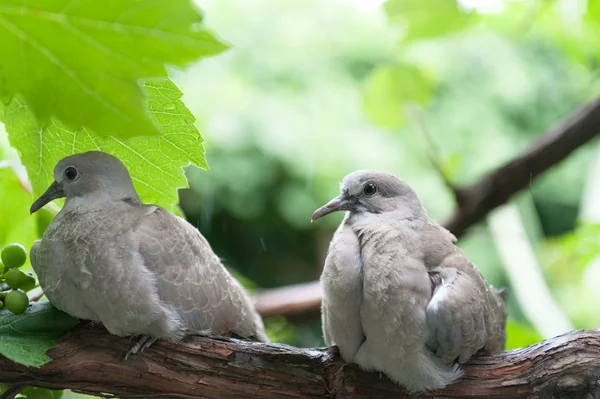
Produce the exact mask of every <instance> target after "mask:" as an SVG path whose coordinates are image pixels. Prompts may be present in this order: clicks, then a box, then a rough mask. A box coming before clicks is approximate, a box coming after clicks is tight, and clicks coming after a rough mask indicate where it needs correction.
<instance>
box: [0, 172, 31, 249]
mask: <svg viewBox="0 0 600 399" xmlns="http://www.w3.org/2000/svg"><path fill="white" fill-rule="evenodd" d="M26 184H27V183H26V182H22V181H21V179H20V178H19V176H17V174H16V173H15V171H14V170H13V168H11V167H10V166H8V165H3V166H2V167H0V204H2V207H0V220H2V225H1V226H0V248H2V247H3V246H4V245H6V244H10V243H15V242H16V243H19V244H21V245H23V246H24V247H25V248H26V249H27V250H28V251H29V248H30V246H31V244H32V243H33V241H34V240H35V239H36V238H37V234H36V223H35V219H34V218H32V217H31V216H30V215H29V205H30V204H31V193H30V192H29V191H28V190H27V187H26Z"/></svg>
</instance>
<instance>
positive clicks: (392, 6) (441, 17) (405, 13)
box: [384, 0, 470, 40]
mask: <svg viewBox="0 0 600 399" xmlns="http://www.w3.org/2000/svg"><path fill="white" fill-rule="evenodd" d="M384 9H385V11H386V13H387V15H388V18H389V21H390V22H391V23H393V24H396V25H401V26H404V27H405V28H406V32H405V37H404V40H413V39H432V38H436V37H439V36H443V35H447V34H450V33H454V32H456V31H458V30H460V29H462V28H464V27H465V26H466V24H467V23H468V21H469V17H470V14H467V13H463V12H461V10H460V8H459V6H458V3H457V2H456V1H455V0H429V1H427V2H424V1H421V0H389V1H387V2H386V3H385V4H384Z"/></svg>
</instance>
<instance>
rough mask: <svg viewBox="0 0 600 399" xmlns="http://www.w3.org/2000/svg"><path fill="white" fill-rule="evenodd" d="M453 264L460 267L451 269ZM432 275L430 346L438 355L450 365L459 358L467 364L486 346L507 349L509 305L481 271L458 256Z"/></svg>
mask: <svg viewBox="0 0 600 399" xmlns="http://www.w3.org/2000/svg"><path fill="white" fill-rule="evenodd" d="M452 262H455V264H456V265H457V266H458V267H451V265H452ZM464 262H468V265H464V264H461V263H464ZM429 275H430V278H431V282H432V286H433V295H432V298H431V301H430V302H429V304H428V305H427V309H426V317H427V326H428V330H429V341H428V346H429V347H430V348H431V349H432V350H433V351H435V353H436V355H437V356H438V357H441V358H442V359H443V360H444V361H446V362H448V363H452V362H454V361H456V359H457V358H458V361H459V362H460V363H464V362H466V361H467V360H469V358H470V357H471V356H472V355H473V354H474V353H476V352H477V351H478V350H480V349H482V348H484V347H485V349H486V350H489V351H497V350H501V349H503V347H504V326H505V320H506V310H505V305H504V302H503V299H502V298H501V297H500V295H498V290H495V289H494V288H493V287H490V286H489V285H488V284H487V283H486V282H485V280H484V278H483V276H482V275H481V273H480V272H479V270H477V269H476V268H475V266H474V265H473V264H471V263H470V262H469V261H468V260H467V259H466V258H465V257H464V255H462V253H455V254H454V256H450V257H449V258H448V259H447V260H446V261H445V262H444V265H443V266H441V267H438V268H434V269H431V270H430V272H429Z"/></svg>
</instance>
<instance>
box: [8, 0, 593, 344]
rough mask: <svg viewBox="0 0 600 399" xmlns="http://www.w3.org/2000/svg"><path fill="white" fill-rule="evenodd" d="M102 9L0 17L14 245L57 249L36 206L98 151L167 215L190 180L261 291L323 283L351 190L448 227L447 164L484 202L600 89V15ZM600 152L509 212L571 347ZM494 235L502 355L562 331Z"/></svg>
mask: <svg viewBox="0 0 600 399" xmlns="http://www.w3.org/2000/svg"><path fill="white" fill-rule="evenodd" d="M38 3H39V4H38ZM105 3H106V4H105V5H104V4H103V6H102V7H98V6H97V5H96V2H93V1H86V0H75V1H70V2H66V1H64V2H62V1H60V2H54V3H52V5H50V3H48V2H42V1H39V2H36V1H28V2H25V1H23V0H21V1H18V0H0V42H2V43H5V44H6V45H5V46H4V47H3V50H4V52H3V57H0V58H1V59H0V77H1V79H0V98H1V99H2V100H3V102H1V103H0V120H2V122H4V128H5V129H6V132H7V133H6V134H3V135H0V137H2V138H1V140H0V141H1V142H2V145H1V146H0V155H1V156H2V159H4V161H3V164H2V165H3V166H5V168H4V169H2V170H0V172H1V173H0V185H1V188H0V201H2V207H1V208H0V214H2V220H3V221H4V223H3V225H2V228H1V229H0V245H4V244H5V243H8V242H14V241H18V242H21V243H23V244H24V245H26V246H29V245H31V243H32V242H33V240H34V239H35V238H37V237H39V235H40V234H41V232H43V229H44V228H45V226H46V224H47V223H48V220H49V218H50V217H51V215H52V213H51V211H47V212H46V213H45V214H42V215H40V216H36V217H35V218H34V217H31V216H29V215H28V208H29V206H30V203H31V200H32V197H31V194H30V192H31V191H32V192H33V194H34V195H38V194H39V193H41V192H42V191H43V190H44V189H45V188H46V187H47V186H48V184H49V183H50V182H51V180H52V168H53V166H54V164H55V162H56V161H57V160H58V159H60V158H62V157H63V156H65V155H67V154H70V153H73V152H79V151H84V150H89V149H102V150H104V151H108V152H111V153H113V154H115V155H117V156H119V157H120V158H121V159H122V160H123V161H124V162H125V164H126V165H127V166H128V167H129V169H130V171H131V173H132V175H133V177H134V181H135V184H136V188H137V189H138V190H139V192H140V194H141V196H142V198H143V200H145V201H147V202H154V203H158V204H161V205H163V206H166V207H168V208H169V209H176V208H175V204H177V202H178V201H177V197H176V193H177V191H176V190H177V189H178V188H181V187H185V186H186V181H185V180H184V171H183V169H182V167H183V166H187V165H188V164H190V163H191V164H193V165H196V166H195V167H188V168H187V169H186V170H185V173H186V176H187V179H188V181H189V184H190V187H191V188H190V189H187V190H181V191H180V192H179V196H180V204H181V208H182V210H183V213H184V214H185V216H186V217H187V218H188V220H189V221H190V222H191V223H192V224H194V225H197V226H198V227H199V229H200V230H201V231H202V233H203V234H204V235H205V236H206V237H207V239H208V240H209V241H210V242H211V243H212V245H213V247H214V248H215V250H216V252H217V253H218V254H219V255H220V256H222V257H223V258H224V259H225V262H226V265H227V266H228V267H229V268H230V269H231V270H232V271H234V272H235V273H236V275H239V276H240V277H244V281H245V282H247V284H248V285H249V286H252V287H276V286H281V285H285V284H291V283H296V282H302V281H310V280H314V279H317V278H318V276H319V274H320V271H321V267H322V263H323V259H324V255H325V251H326V248H327V245H328V242H329V240H330V238H331V234H332V232H333V229H335V227H336V226H337V224H338V223H339V221H340V219H341V215H337V216H331V217H329V218H325V219H323V220H319V222H318V223H314V224H311V223H309V222H310V215H311V214H312V212H313V210H314V209H316V207H318V206H320V205H321V204H323V203H324V202H325V201H327V200H328V199H329V198H331V197H332V196H334V195H336V193H337V190H338V182H339V181H340V180H341V178H342V177H343V176H344V175H345V174H347V173H349V172H350V171H352V170H355V169H359V168H375V169H382V170H386V171H389V172H391V173H394V174H396V175H398V176H400V177H402V178H403V179H405V180H407V181H408V182H409V183H410V184H411V185H412V186H413V187H414V188H415V190H416V191H417V192H418V194H419V195H420V197H421V198H422V200H423V202H424V204H425V206H426V208H427V209H428V211H429V214H430V216H431V217H432V218H434V219H435V220H438V221H442V220H443V219H444V218H445V217H446V216H448V215H449V214H450V213H451V212H452V210H453V209H454V206H455V204H454V202H453V198H452V195H451V193H450V192H449V191H448V190H447V188H446V187H445V186H444V184H443V179H442V176H441V174H440V171H438V170H436V168H434V166H433V164H432V161H431V160H432V159H433V160H435V162H437V163H438V164H439V166H440V170H441V172H442V173H443V174H444V175H445V176H446V177H447V178H448V179H450V180H451V181H452V182H453V183H455V184H459V185H460V184H468V183H470V182H472V181H474V180H475V179H477V178H478V177H480V176H481V175H482V174H483V173H485V172H486V171H489V170H491V169H493V168H495V167H497V166H498V165H499V164H501V163H502V162H504V161H506V160H508V159H511V158H512V157H514V156H515V155H516V154H518V152H519V151H521V150H522V149H524V148H525V146H526V145H527V144H528V143H529V142H531V140H533V139H534V138H535V137H536V136H538V135H540V134H542V133H543V132H544V131H545V130H547V129H548V128H550V127H551V126H552V125H553V124H555V123H557V122H558V121H560V120H561V119H562V118H563V117H565V116H566V115H568V114H569V113H570V112H572V111H573V110H574V109H576V108H577V107H578V106H579V105H581V104H583V103H585V102H586V101H588V100H589V99H591V98H592V97H594V96H596V95H597V94H598V92H599V88H600V85H599V80H598V68H597V65H598V61H599V59H598V58H599V56H600V52H599V51H598V49H599V48H600V1H599V0H589V1H587V2H586V1H579V2H573V1H558V0H544V1H542V0H537V1H501V0H495V1H494V0H488V1H477V2H476V1H466V0H465V1H460V2H457V1H454V0H434V1H430V2H423V1H418V0H389V1H387V2H386V3H385V4H379V2H378V1H368V0H353V1H350V0H329V1H322V0H302V1H300V0H289V1H285V2H278V1H269V0H246V1H233V0H219V1H215V0H199V1H198V5H199V6H201V8H202V9H203V10H204V11H205V12H206V16H205V17H203V16H202V14H201V13H200V12H199V11H198V9H197V8H190V7H191V5H190V4H189V3H188V2H187V0H177V1H165V0H143V1H116V0H115V1H114V2H112V1H111V2H105ZM212 32H218V34H219V37H220V39H217V38H216V36H215V34H214V33H212ZM224 43H226V44H224ZM227 47H230V48H229V50H227V51H224V52H222V51H223V50H225V49H226V48H227ZM221 52H222V53H221ZM217 53H220V54H219V55H218V56H214V57H210V58H207V59H205V60H203V61H202V62H201V63H192V61H195V60H198V59H200V58H202V57H205V56H209V55H210V56H212V55H215V54H217ZM176 67H177V68H176ZM180 67H186V68H185V69H180ZM167 71H168V75H169V77H170V78H172V79H173V82H175V83H173V82H172V81H170V80H169V79H168V78H167V77H166V76H167ZM181 93H183V97H181ZM199 131H200V132H202V136H201V135H200V133H199ZM147 135H152V136H151V137H148V136H147ZM142 136H146V137H142ZM203 138H204V139H205V140H206V142H203ZM203 145H205V146H206V151H207V158H208V163H209V165H210V171H207V170H202V169H199V168H198V167H200V168H204V169H206V163H205V159H204V149H203V147H202V146H203ZM11 146H12V148H11ZM596 147H597V144H596V143H594V144H593V145H591V146H589V147H587V148H584V149H582V150H580V151H578V152H577V153H576V154H574V155H573V156H571V157H570V158H569V159H568V160H566V161H565V162H563V163H562V164H560V165H558V166H556V167H555V168H553V169H552V170H551V171H550V172H549V173H547V174H546V175H544V176H543V177H542V178H540V179H538V180H536V181H535V182H533V183H532V184H531V185H530V187H529V189H528V190H527V191H526V192H524V193H522V194H521V195H519V196H518V198H516V199H515V200H514V201H513V202H512V204H511V205H510V206H514V207H515V209H517V210H518V214H519V217H520V223H521V224H522V225H523V226H525V230H526V234H525V235H522V236H520V239H522V240H524V241H526V242H527V244H528V248H529V250H530V251H531V252H532V253H533V255H534V256H533V260H534V261H533V264H532V265H530V267H533V268H534V269H535V270H536V271H537V272H538V273H542V275H543V277H544V281H545V282H546V284H547V285H548V287H549V289H550V292H551V295H552V298H553V299H554V300H555V301H556V304H557V305H556V309H555V310H556V311H557V312H558V314H560V315H561V317H563V318H564V319H565V320H566V321H567V323H568V324H567V325H568V326H569V327H571V328H597V327H598V326H599V325H600V315H599V314H598V312H597V311H596V309H597V308H598V306H600V297H598V295H597V294H596V292H595V290H596V287H597V286H598V284H600V262H599V261H598V252H599V249H600V246H599V244H598V243H600V229H599V228H598V226H597V224H596V223H598V221H599V220H600V205H599V204H600V199H599V198H598V195H599V194H598V191H597V190H595V183H594V182H595V181H597V180H598V178H599V175H598V173H600V168H599V167H597V166H596V161H597V159H598V157H599V155H600V152H598V150H597V148H596ZM14 149H16V150H17V152H16V151H15V150H14ZM19 155H20V156H19ZM23 166H24V169H25V170H26V173H25V172H24V169H23ZM27 176H28V177H27ZM29 185H30V186H31V188H29ZM494 223H495V222H494V219H488V220H487V221H485V222H483V223H482V224H480V225H478V226H476V227H475V228H473V229H472V230H471V231H470V233H469V234H468V235H467V236H465V237H463V238H462V239H461V240H460V243H459V244H460V246H461V247H462V248H463V249H464V250H465V251H466V252H467V255H468V256H469V257H470V258H471V259H472V260H473V261H474V262H475V263H476V264H477V265H478V266H479V267H480V268H481V269H482V271H483V273H484V274H485V276H486V278H487V279H488V280H489V281H490V282H491V283H492V284H494V285H496V286H505V285H508V286H509V292H510V293H511V294H510V299H509V304H510V309H509V312H510V322H509V329H508V346H509V347H510V348H513V347H518V346H523V345H527V344H530V343H533V342H536V341H537V340H539V339H541V338H542V337H544V336H546V335H548V331H560V330H561V329H564V328H565V324H564V323H562V324H561V323H559V322H558V321H556V323H554V319H551V320H548V323H546V325H550V327H545V329H544V328H542V327H540V323H539V321H535V320H533V321H532V317H531V314H530V313H528V311H527V309H526V308H527V307H526V306H524V304H527V303H531V301H534V300H535V298H536V296H538V294H539V293H538V292H528V291H526V292H522V291H519V290H518V289H516V290H515V289H513V288H514V287H512V285H511V281H513V280H512V279H513V278H514V277H515V276H514V275H511V272H510V271H509V270H510V268H507V267H506V266H507V265H506V264H505V259H506V258H504V257H503V256H502V253H500V252H499V250H498V248H501V245H499V244H501V242H502V241H503V240H506V239H509V238H510V237H511V236H513V235H514V234H516V233H514V231H513V230H511V229H510V228H508V229H506V230H503V231H501V232H500V233H499V234H498V233H495V230H494V229H493V228H491V227H493V224H494ZM513 227H515V228H516V227H518V226H513ZM521 257H522V258H521ZM512 261H513V262H516V263H519V262H521V263H522V264H525V263H526V262H527V259H525V255H523V254H519V253H514V254H513V255H512ZM529 263H531V262H529ZM540 312H541V313H543V311H542V309H540ZM557 320H558V319H557ZM266 322H267V325H268V327H269V332H270V334H271V336H272V338H274V339H275V340H277V341H283V342H286V343H291V344H294V345H300V346H316V345H322V344H323V342H322V338H321V332H320V326H319V324H318V322H317V321H310V322H306V321H302V322H300V321H298V322H296V321H295V322H289V321H286V320H283V319H280V318H278V319H270V320H267V321H266ZM553 324H554V326H553ZM553 328H554V329H553ZM548 329H549V330H548ZM542 330H543V331H542Z"/></svg>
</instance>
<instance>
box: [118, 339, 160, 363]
mask: <svg viewBox="0 0 600 399" xmlns="http://www.w3.org/2000/svg"><path fill="white" fill-rule="evenodd" d="M155 341H156V338H152V337H149V336H147V335H142V336H141V337H140V339H138V340H137V342H136V343H135V345H133V346H132V347H131V349H129V351H127V353H126V354H125V360H127V358H128V357H129V355H131V354H135V353H138V352H140V353H141V352H143V351H144V349H146V348H148V347H149V346H150V345H152V344H153V343H154V342H155Z"/></svg>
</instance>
